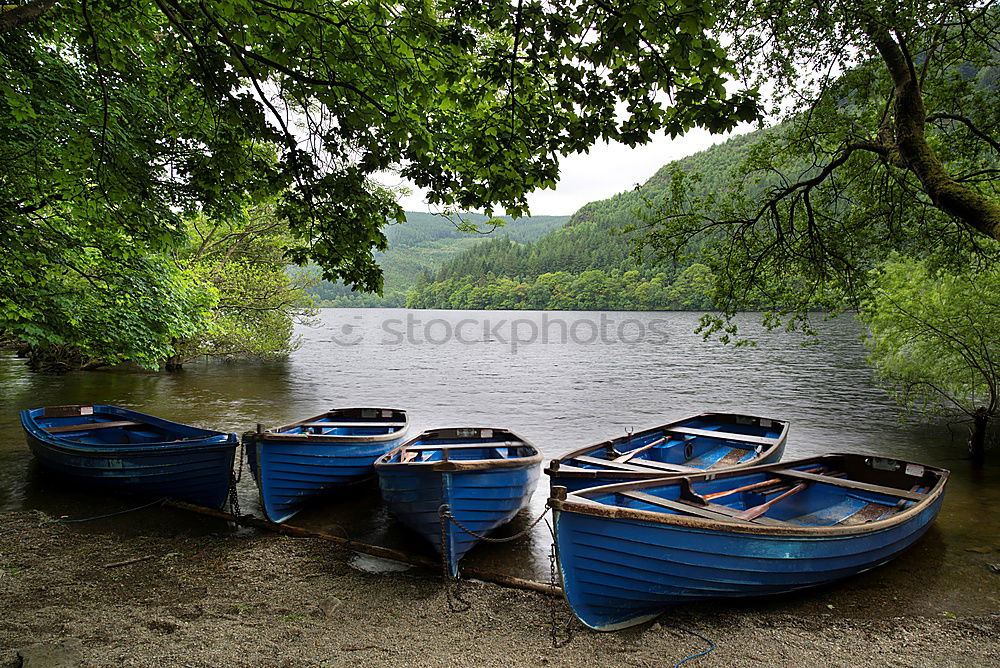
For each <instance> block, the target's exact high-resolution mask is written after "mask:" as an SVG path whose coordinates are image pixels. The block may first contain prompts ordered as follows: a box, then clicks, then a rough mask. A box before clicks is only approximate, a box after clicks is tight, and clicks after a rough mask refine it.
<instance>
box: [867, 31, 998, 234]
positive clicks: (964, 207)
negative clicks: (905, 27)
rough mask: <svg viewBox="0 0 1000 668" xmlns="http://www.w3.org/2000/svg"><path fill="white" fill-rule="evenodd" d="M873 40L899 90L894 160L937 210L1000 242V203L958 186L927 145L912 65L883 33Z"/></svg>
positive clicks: (876, 33) (875, 34) (920, 97)
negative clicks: (917, 184) (907, 172)
mask: <svg viewBox="0 0 1000 668" xmlns="http://www.w3.org/2000/svg"><path fill="white" fill-rule="evenodd" d="M869 37H870V38H871V39H872V41H873V42H874V43H875V48H876V49H878V52H879V55H881V56H882V60H883V61H884V62H885V64H886V67H887V69H888V70H889V73H890V74H891V75H892V81H893V84H894V87H895V93H896V97H895V108H894V110H893V115H894V119H895V123H894V126H893V130H894V133H895V147H894V148H895V153H896V158H897V159H898V160H899V161H900V162H901V163H902V165H904V166H905V167H906V168H907V169H909V170H910V171H911V172H913V174H915V175H916V177H917V179H919V180H920V185H921V186H923V190H924V192H925V193H927V195H928V196H929V197H930V198H931V201H932V202H933V203H934V206H936V207H937V208H938V209H940V210H941V211H943V212H944V213H946V214H948V215H950V216H954V217H955V218H957V219H958V220H960V221H962V222H963V223H965V224H966V225H968V226H969V227H972V228H973V229H976V230H978V231H979V232H981V233H982V234H985V235H987V236H989V237H992V238H994V239H997V240H1000V202H996V201H994V200H992V199H990V198H989V197H986V196H984V195H982V194H980V193H978V192H976V191H975V190H972V189H970V188H966V187H965V186H963V185H962V184H960V183H958V182H957V181H955V179H954V178H953V177H952V176H951V174H949V173H948V171H947V170H946V169H945V168H944V166H943V165H942V164H941V161H940V160H939V159H938V157H937V154H936V153H935V152H934V149H933V148H931V146H930V144H928V143H927V139H926V137H925V136H924V126H925V125H926V120H927V116H926V111H925V110H924V99H923V91H922V90H921V89H920V82H919V81H918V80H917V78H916V76H915V72H914V68H913V63H912V61H911V60H910V59H909V57H908V56H907V54H906V52H905V51H904V50H903V49H902V48H901V46H900V44H898V43H897V42H896V41H895V40H894V39H892V36H891V35H890V34H889V32H888V30H886V29H885V28H882V27H879V28H877V29H872V30H870V32H869Z"/></svg>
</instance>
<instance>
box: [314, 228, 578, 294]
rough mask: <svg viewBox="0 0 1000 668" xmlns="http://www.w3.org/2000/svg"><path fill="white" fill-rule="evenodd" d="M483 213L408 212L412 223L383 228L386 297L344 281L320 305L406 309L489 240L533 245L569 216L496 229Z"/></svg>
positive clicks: (322, 290)
mask: <svg viewBox="0 0 1000 668" xmlns="http://www.w3.org/2000/svg"><path fill="white" fill-rule="evenodd" d="M488 220H489V219H488V218H487V217H486V216H483V215H480V214H463V215H461V216H447V217H446V216H441V215H436V214H430V213H417V212H413V211H407V212H406V222H405V223H402V224H391V225H387V226H386V227H385V228H383V232H384V233H385V236H386V238H387V239H388V242H389V250H388V251H386V252H385V253H378V254H377V255H376V259H377V261H378V263H379V266H381V267H382V272H383V276H384V283H383V290H382V295H383V296H381V297H379V296H378V295H375V294H369V293H362V292H354V291H352V290H351V288H350V286H347V285H344V284H343V283H341V282H337V283H331V282H328V281H323V282H321V283H319V284H318V285H317V286H316V287H314V288H312V289H311V290H310V293H311V294H312V296H313V297H314V298H315V299H316V301H317V304H318V305H319V306H340V307H383V306H405V305H406V297H407V294H408V293H409V292H410V291H411V290H413V289H414V288H415V287H416V286H417V284H418V281H419V279H420V278H421V277H422V276H423V275H424V274H425V273H426V272H430V273H431V274H432V275H434V274H435V272H437V271H438V269H439V267H441V265H442V264H444V263H445V262H447V261H448V260H450V259H451V258H454V257H455V256H457V255H459V254H460V253H462V252H463V251H465V250H468V249H470V248H472V247H474V246H476V245H477V244H478V243H479V242H481V241H482V240H483V238H484V237H486V238H497V239H508V238H509V239H511V240H512V241H515V242H518V243H530V242H533V241H535V240H536V239H538V238H539V237H542V236H544V235H545V234H546V233H549V232H552V231H553V230H556V229H558V228H559V227H560V226H562V225H563V224H564V223H565V222H566V221H567V220H569V216H532V217H530V218H518V219H516V220H514V219H510V218H509V217H505V218H504V220H505V221H506V224H505V225H503V226H497V227H494V226H493V225H491V224H489V222H488Z"/></svg>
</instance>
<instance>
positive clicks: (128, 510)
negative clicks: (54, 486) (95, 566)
mask: <svg viewBox="0 0 1000 668" xmlns="http://www.w3.org/2000/svg"><path fill="white" fill-rule="evenodd" d="M166 500H167V499H166V497H164V498H162V499H157V500H156V501H150V502H149V503H145V504H143V505H141V506H136V507H135V508H126V509H125V510H119V511H116V512H113V513H105V514H103V515H95V516H93V517H82V518H80V519H75V520H71V519H58V520H47V521H45V522H39V523H37V524H22V525H21V526H16V527H10V528H8V529H0V534H5V533H12V532H14V531H24V530H25V529H40V528H41V527H45V526H49V525H52V524H77V523H80V522H92V521H94V520H103V519H107V518H109V517H118V516H119V515H125V514H127V513H134V512H136V511H137V510H145V509H146V508H152V507H153V506H158V505H160V504H161V503H163V502H164V501H166Z"/></svg>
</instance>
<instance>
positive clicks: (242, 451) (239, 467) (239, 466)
mask: <svg viewBox="0 0 1000 668" xmlns="http://www.w3.org/2000/svg"><path fill="white" fill-rule="evenodd" d="M245 451H246V446H245V445H244V444H243V439H240V442H239V447H238V450H237V451H236V462H237V469H236V482H239V481H240V480H243V457H244V455H245V454H246V452H245Z"/></svg>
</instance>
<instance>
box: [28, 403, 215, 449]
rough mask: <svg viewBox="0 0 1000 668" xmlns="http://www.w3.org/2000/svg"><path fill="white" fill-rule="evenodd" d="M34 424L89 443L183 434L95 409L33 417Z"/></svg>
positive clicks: (123, 442) (150, 440)
mask: <svg viewBox="0 0 1000 668" xmlns="http://www.w3.org/2000/svg"><path fill="white" fill-rule="evenodd" d="M35 423H36V424H37V425H38V426H39V428H41V429H42V430H43V431H45V432H46V433H47V434H51V435H52V436H58V437H60V438H66V439H69V440H72V441H74V442H76V443H86V444H89V445H101V446H106V445H135V444H143V443H161V442H164V441H175V440H179V439H180V438H181V437H182V436H184V435H182V434H180V433H178V432H177V431H175V430H172V429H168V428H166V427H162V426H159V425H155V424H150V423H147V422H140V421H137V420H125V419H122V416H121V415H116V414H112V413H105V412H103V411H101V410H99V409H95V410H94V412H92V413H89V414H85V415H72V416H47V415H43V416H41V417H37V418H35ZM188 436H189V437H190V436H191V435H188ZM205 436H206V434H205V433H199V434H197V436H196V437H197V438H204V437H205Z"/></svg>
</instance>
